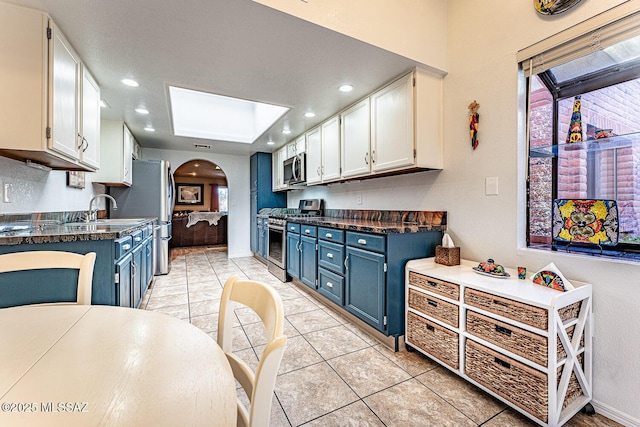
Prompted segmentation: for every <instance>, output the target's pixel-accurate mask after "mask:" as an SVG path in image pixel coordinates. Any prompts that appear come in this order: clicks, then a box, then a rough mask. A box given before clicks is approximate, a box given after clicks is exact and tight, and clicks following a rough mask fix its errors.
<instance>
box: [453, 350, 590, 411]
mask: <svg viewBox="0 0 640 427" xmlns="http://www.w3.org/2000/svg"><path fill="white" fill-rule="evenodd" d="M580 363H582V358H580ZM561 370H562V366H561V367H559V368H558V380H559V379H560V375H559V374H560V372H561ZM465 374H466V375H467V376H468V377H469V378H471V379H473V380H475V381H477V382H478V383H480V384H482V385H483V386H485V387H487V388H488V389H489V390H491V391H493V392H494V393H496V394H498V395H499V396H502V397H503V398H504V399H506V400H508V401H509V402H511V403H513V404H514V405H516V406H518V407H520V408H522V409H523V410H525V411H527V412H528V413H530V414H531V415H533V416H534V417H536V418H538V419H539V420H542V421H544V422H547V421H548V403H549V400H548V390H547V375H546V374H544V373H542V372H539V371H537V370H535V369H533V368H530V367H528V366H526V365H523V364H522V363H519V362H517V361H515V360H513V359H511V358H509V357H507V356H505V355H503V354H500V353H498V352H495V351H493V350H491V349H489V348H487V347H485V346H483V345H481V344H478V343H476V342H474V341H472V340H467V341H466V345H465ZM581 395H582V389H581V388H580V384H579V383H578V380H577V378H576V376H575V373H572V375H571V379H570V381H569V386H568V388H567V394H566V395H565V399H564V402H563V408H564V407H566V406H567V405H568V404H569V403H571V402H572V401H573V400H574V399H576V398H578V397H579V396H581Z"/></svg>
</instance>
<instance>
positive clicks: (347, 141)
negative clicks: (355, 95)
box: [341, 98, 371, 178]
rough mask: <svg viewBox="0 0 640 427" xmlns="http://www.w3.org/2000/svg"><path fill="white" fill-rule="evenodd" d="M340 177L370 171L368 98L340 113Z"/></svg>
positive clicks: (359, 174)
mask: <svg viewBox="0 0 640 427" xmlns="http://www.w3.org/2000/svg"><path fill="white" fill-rule="evenodd" d="M341 121H342V128H341V146H342V157H341V165H342V178H352V177H357V176H363V175H368V174H369V173H371V125H370V112H369V98H366V99H363V100H362V101H360V102H358V103H357V104H355V105H353V106H351V107H350V108H348V109H347V110H345V111H344V112H343V113H342V114H341Z"/></svg>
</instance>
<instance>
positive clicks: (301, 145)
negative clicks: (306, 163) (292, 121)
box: [287, 134, 307, 159]
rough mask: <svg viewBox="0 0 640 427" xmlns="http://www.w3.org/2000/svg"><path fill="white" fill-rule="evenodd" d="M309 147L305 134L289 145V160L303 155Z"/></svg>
mask: <svg viewBox="0 0 640 427" xmlns="http://www.w3.org/2000/svg"><path fill="white" fill-rule="evenodd" d="M306 145H307V140H306V138H305V136H304V134H302V135H300V136H299V137H297V138H296V139H295V141H291V142H290V143H288V144H287V159H290V158H291V157H293V156H297V155H298V154H302V153H304V152H305V150H306V149H307V148H306Z"/></svg>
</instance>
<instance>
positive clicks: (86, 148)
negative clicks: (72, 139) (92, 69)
mask: <svg viewBox="0 0 640 427" xmlns="http://www.w3.org/2000/svg"><path fill="white" fill-rule="evenodd" d="M81 118H82V132H81V135H82V143H81V145H80V162H82V163H83V164H85V165H87V166H88V167H92V168H94V169H98V168H99V167H100V87H99V86H98V83H96V81H95V80H94V79H93V77H92V76H91V74H90V73H89V70H87V67H85V66H84V65H83V66H82V116H81Z"/></svg>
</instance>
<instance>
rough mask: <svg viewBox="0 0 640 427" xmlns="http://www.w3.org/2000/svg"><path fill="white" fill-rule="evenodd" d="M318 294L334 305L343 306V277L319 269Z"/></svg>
mask: <svg viewBox="0 0 640 427" xmlns="http://www.w3.org/2000/svg"><path fill="white" fill-rule="evenodd" d="M318 292H320V293H321V294H322V295H324V296H325V297H327V298H329V299H330V300H331V301H333V302H335V303H336V304H339V305H344V277H342V276H339V275H337V274H335V273H332V272H331V271H329V270H325V269H324V268H319V269H318Z"/></svg>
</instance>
